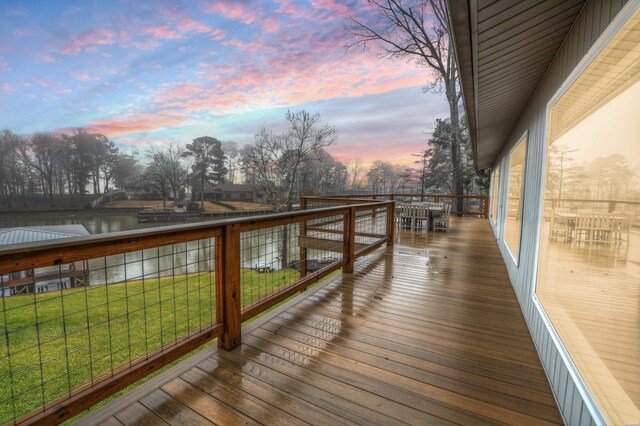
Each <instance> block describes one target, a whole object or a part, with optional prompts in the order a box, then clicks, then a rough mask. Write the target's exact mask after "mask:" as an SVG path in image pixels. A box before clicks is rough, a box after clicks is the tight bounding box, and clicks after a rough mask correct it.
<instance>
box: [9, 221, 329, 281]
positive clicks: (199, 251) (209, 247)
mask: <svg viewBox="0 0 640 426" xmlns="http://www.w3.org/2000/svg"><path fill="white" fill-rule="evenodd" d="M207 221H211V220H210V219H209V220H207ZM191 222H192V223H197V222H202V221H200V220H195V221H191ZM175 223H183V222H173V223H167V224H166V225H165V226H170V225H172V224H175ZM68 224H81V225H83V226H84V227H85V228H86V229H87V231H89V233H90V234H104V233H109V232H118V231H128V230H135V229H142V228H151V227H158V226H162V225H161V224H158V223H138V218H137V217H136V215H135V214H133V213H132V214H122V213H117V214H104V213H99V214H92V213H85V212H78V213H75V212H74V213H57V212H52V213H46V214H24V215H20V216H6V215H4V216H0V228H9V227H16V226H38V225H68ZM297 237H298V229H297V227H296V226H292V227H290V231H289V233H288V235H287V242H288V243H287V247H288V250H287V252H288V261H289V262H291V261H292V260H295V259H298V258H299V248H298V242H297ZM282 240H283V234H282V232H281V231H280V230H278V229H264V230H259V231H254V232H251V233H243V235H242V236H241V254H240V257H241V266H242V267H243V268H255V267H256V266H258V265H260V266H261V267H262V266H269V267H271V268H273V269H274V270H277V269H280V267H281V263H282V262H281V259H280V251H281V250H280V249H281V246H282ZM332 255H335V253H334V254H332V253H328V252H324V251H320V250H309V257H310V258H314V257H316V258H320V257H329V256H332ZM213 262H214V261H213V240H212V239H205V240H200V241H193V242H189V243H186V244H184V243H183V244H174V245H169V246H164V247H159V248H152V249H147V250H142V251H135V252H130V253H126V254H120V255H114V256H108V257H106V258H105V257H101V258H97V259H91V260H89V269H90V275H89V281H90V283H91V284H92V285H97V284H104V283H117V282H122V281H126V280H135V279H140V278H142V277H145V278H148V277H157V276H168V275H180V274H186V273H195V272H205V271H212V270H213V268H214V264H213ZM52 285H54V286H55V284H52ZM51 289H52V288H51Z"/></svg>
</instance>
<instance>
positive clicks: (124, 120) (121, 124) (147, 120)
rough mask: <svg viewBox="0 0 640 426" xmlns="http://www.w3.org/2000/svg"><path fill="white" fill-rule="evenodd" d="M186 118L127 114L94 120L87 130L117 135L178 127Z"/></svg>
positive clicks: (110, 135)
mask: <svg viewBox="0 0 640 426" xmlns="http://www.w3.org/2000/svg"><path fill="white" fill-rule="evenodd" d="M186 120H187V119H186V118H184V117H175V116H174V117H171V116H162V115H158V114H127V115H123V116H121V117H113V118H107V119H102V120H94V121H92V122H90V123H89V124H88V125H87V131H90V132H93V133H101V134H104V135H109V137H115V136H120V135H126V134H131V133H146V132H151V131H157V130H162V129H166V128H170V127H178V126H180V125H182V124H184V123H185V121H186Z"/></svg>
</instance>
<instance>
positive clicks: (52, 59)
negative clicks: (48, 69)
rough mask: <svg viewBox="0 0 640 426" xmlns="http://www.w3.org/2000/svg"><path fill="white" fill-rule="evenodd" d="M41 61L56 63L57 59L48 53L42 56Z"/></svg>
mask: <svg viewBox="0 0 640 426" xmlns="http://www.w3.org/2000/svg"><path fill="white" fill-rule="evenodd" d="M40 60H41V61H42V62H55V61H56V58H55V57H54V56H53V55H50V54H48V53H46V54H44V55H42V56H40Z"/></svg>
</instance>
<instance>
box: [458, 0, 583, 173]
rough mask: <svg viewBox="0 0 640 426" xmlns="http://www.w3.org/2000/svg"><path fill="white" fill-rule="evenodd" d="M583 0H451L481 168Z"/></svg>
mask: <svg viewBox="0 0 640 426" xmlns="http://www.w3.org/2000/svg"><path fill="white" fill-rule="evenodd" d="M584 3H585V1H584V0H565V1H557V0H524V1H514V0H497V1H496V0H477V1H474V0H449V1H448V5H449V12H450V15H451V25H452V30H453V31H452V36H453V41H454V47H455V50H456V58H457V62H458V68H459V70H460V80H461V84H462V93H463V99H464V105H465V108H466V111H467V117H468V121H469V128H470V132H471V141H472V144H473V153H474V158H475V162H476V167H477V169H478V170H482V169H486V168H487V167H491V166H492V165H493V163H494V162H495V160H496V158H497V156H498V154H499V153H500V150H501V149H502V147H503V146H504V144H505V143H506V142H507V138H508V137H509V134H510V133H511V132H512V130H513V128H514V126H515V125H516V122H517V120H518V118H519V117H520V115H521V114H522V113H523V111H524V109H525V107H526V105H527V103H528V101H529V99H530V98H531V96H532V95H533V93H534V92H535V90H536V88H537V87H538V85H539V84H540V81H541V80H542V78H543V77H544V75H545V73H546V71H547V69H548V68H549V65H551V62H552V61H553V58H554V57H555V55H556V52H557V51H558V49H559V48H560V46H561V45H562V42H563V41H564V39H565V37H566V36H567V34H568V33H569V30H570V29H571V27H572V26H573V23H574V22H575V20H576V18H577V17H578V15H579V14H580V11H581V10H582V8H583V6H584Z"/></svg>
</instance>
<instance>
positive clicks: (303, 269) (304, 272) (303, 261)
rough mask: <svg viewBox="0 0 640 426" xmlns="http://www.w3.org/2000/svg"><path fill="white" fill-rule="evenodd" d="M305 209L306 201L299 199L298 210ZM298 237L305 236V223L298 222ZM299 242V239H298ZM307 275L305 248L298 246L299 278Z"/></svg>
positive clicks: (304, 221) (302, 198) (303, 198)
mask: <svg viewBox="0 0 640 426" xmlns="http://www.w3.org/2000/svg"><path fill="white" fill-rule="evenodd" d="M306 209H307V199H306V198H305V197H300V210H306ZM300 236H301V237H303V238H304V237H306V236H307V221H306V220H303V221H301V222H300ZM298 241H299V239H298ZM306 275H307V248H306V247H303V246H302V245H300V278H304V277H305V276H306Z"/></svg>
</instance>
